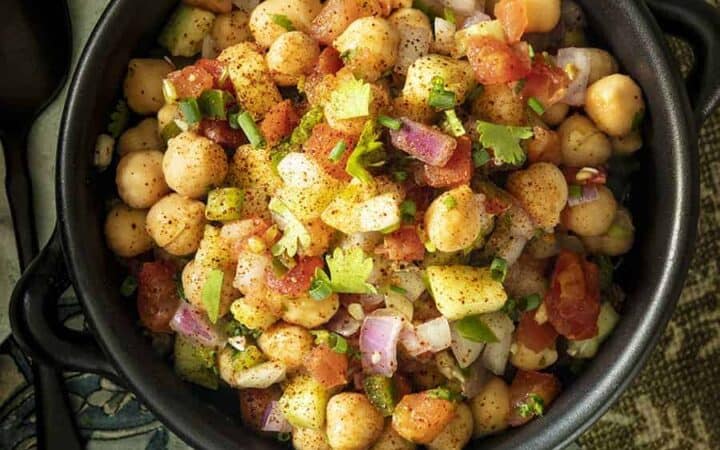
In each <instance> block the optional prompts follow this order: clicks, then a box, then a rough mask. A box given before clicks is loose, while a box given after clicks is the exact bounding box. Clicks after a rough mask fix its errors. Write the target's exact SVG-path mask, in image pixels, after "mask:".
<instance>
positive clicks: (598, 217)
mask: <svg viewBox="0 0 720 450" xmlns="http://www.w3.org/2000/svg"><path fill="white" fill-rule="evenodd" d="M617 207H618V205H617V201H615V197H614V196H613V193H612V191H611V190H610V189H608V188H606V187H605V186H600V187H598V197H597V198H596V199H595V200H593V201H591V202H587V203H583V204H581V205H577V206H568V207H567V208H565V210H564V211H563V212H562V219H561V220H562V223H563V225H564V226H565V227H566V228H567V229H569V230H570V231H572V232H574V233H576V234H578V235H580V236H582V237H587V236H600V235H602V234H603V233H605V232H606V231H607V230H608V228H610V225H612V222H613V219H614V218H615V212H616V211H617Z"/></svg>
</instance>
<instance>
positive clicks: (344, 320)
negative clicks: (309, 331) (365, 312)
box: [327, 307, 361, 337]
mask: <svg viewBox="0 0 720 450" xmlns="http://www.w3.org/2000/svg"><path fill="white" fill-rule="evenodd" d="M360 324H361V323H360V321H359V320H356V319H353V318H352V316H351V315H350V313H348V311H347V309H346V308H344V307H342V308H340V309H339V310H338V312H337V313H336V314H335V315H334V316H333V318H332V319H330V322H328V324H327V328H328V329H329V330H330V331H334V332H335V333H337V334H339V335H341V336H345V337H350V336H352V335H353V334H355V333H357V332H358V330H359V329H360Z"/></svg>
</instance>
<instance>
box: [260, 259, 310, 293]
mask: <svg viewBox="0 0 720 450" xmlns="http://www.w3.org/2000/svg"><path fill="white" fill-rule="evenodd" d="M323 265H324V263H323V260H322V258H320V257H319V256H311V257H308V258H300V259H299V260H298V262H297V264H296V265H295V267H293V268H292V269H290V270H288V271H287V273H286V274H285V275H283V276H282V277H280V278H278V277H277V276H276V275H275V272H274V271H273V270H272V268H270V269H269V270H268V271H267V272H266V282H267V285H268V287H270V289H272V290H273V291H275V292H278V293H280V294H284V295H290V296H298V295H302V294H304V293H306V292H307V291H308V289H310V283H311V282H312V279H313V277H314V276H315V269H319V268H320V267H323Z"/></svg>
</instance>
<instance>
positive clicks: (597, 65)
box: [583, 48, 618, 85]
mask: <svg viewBox="0 0 720 450" xmlns="http://www.w3.org/2000/svg"><path fill="white" fill-rule="evenodd" d="M583 51H584V52H585V54H586V55H587V56H588V58H590V75H589V76H588V85H591V84H593V83H594V82H596V81H597V80H599V79H600V78H605V77H606V76H608V75H612V74H614V73H617V71H618V63H617V61H616V60H615V57H614V56H613V55H611V54H610V53H608V52H606V51H605V50H602V49H599V48H585V49H583Z"/></svg>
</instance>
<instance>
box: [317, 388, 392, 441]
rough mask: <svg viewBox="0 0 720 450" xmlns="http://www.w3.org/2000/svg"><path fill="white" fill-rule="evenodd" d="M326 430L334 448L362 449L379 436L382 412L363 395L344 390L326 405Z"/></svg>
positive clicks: (381, 427)
mask: <svg viewBox="0 0 720 450" xmlns="http://www.w3.org/2000/svg"><path fill="white" fill-rule="evenodd" d="M325 417H326V418H327V425H326V432H327V438H328V442H329V443H330V447H332V448H333V450H362V449H366V448H368V447H370V446H371V445H372V444H373V442H375V440H376V439H377V438H378V437H380V434H381V433H382V430H383V425H384V424H385V422H384V420H383V416H382V414H380V411H378V410H377V409H376V408H375V407H374V406H373V405H372V403H370V400H368V399H367V397H366V396H365V395H363V394H358V393H355V392H343V393H340V394H337V395H334V396H333V397H332V398H330V401H329V402H328V404H327V414H326V415H325Z"/></svg>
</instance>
